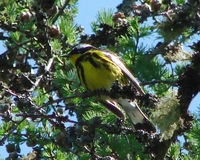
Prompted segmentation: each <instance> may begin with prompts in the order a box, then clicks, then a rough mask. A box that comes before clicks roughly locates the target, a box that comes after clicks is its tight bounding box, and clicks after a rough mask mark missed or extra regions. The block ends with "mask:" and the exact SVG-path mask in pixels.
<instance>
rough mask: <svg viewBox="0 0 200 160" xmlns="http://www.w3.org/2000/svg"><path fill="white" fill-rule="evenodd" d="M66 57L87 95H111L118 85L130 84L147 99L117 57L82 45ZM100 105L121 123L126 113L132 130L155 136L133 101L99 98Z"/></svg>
mask: <svg viewBox="0 0 200 160" xmlns="http://www.w3.org/2000/svg"><path fill="white" fill-rule="evenodd" d="M66 57H67V59H68V60H69V61H70V62H71V63H72V65H73V66H74V67H75V68H76V72H77V76H78V78H79V80H80V82H81V84H82V85H83V86H84V87H85V88H86V90H88V91H95V90H100V89H105V90H107V91H110V89H111V88H112V86H113V84H114V83H115V82H116V81H117V82H118V83H119V84H120V85H121V86H126V85H128V84H131V85H132V86H133V87H134V88H135V89H136V91H137V93H138V94H139V95H141V96H145V95H146V94H145V92H144V90H143V89H142V87H141V86H140V84H139V82H138V80H137V79H136V78H135V76H134V75H133V74H132V73H131V72H130V71H129V69H128V68H127V67H126V66H125V64H124V63H123V61H122V60H121V58H120V57H119V56H118V55H117V54H116V53H113V52H111V51H109V50H105V49H100V48H97V47H94V46H92V45H90V44H85V43H81V44H77V45H75V46H74V47H73V48H72V49H71V51H70V52H69V54H67V55H66ZM99 102H100V103H101V104H103V105H104V106H105V107H106V108H107V109H108V110H110V111H111V112H113V113H114V114H115V115H116V116H117V117H119V118H121V119H123V120H124V119H125V115H124V113H123V112H125V113H126V114H127V115H128V117H129V118H130V121H131V122H132V124H133V128H134V130H143V131H146V132H156V129H155V126H154V125H153V123H152V122H151V121H150V120H149V119H148V118H147V117H146V115H145V114H144V113H143V112H142V110H141V109H140V108H139V106H138V104H137V102H136V100H135V99H133V100H131V99H128V98H123V97H117V98H113V97H110V96H106V95H102V96H100V97H99ZM119 106H120V107H119ZM121 109H122V110H123V111H122V110H121Z"/></svg>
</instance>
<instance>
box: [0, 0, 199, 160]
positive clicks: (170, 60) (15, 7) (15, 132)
mask: <svg viewBox="0 0 200 160" xmlns="http://www.w3.org/2000/svg"><path fill="white" fill-rule="evenodd" d="M77 4H78V1H77V0H61V1H58V0H3V1H1V2H0V29H1V30H0V31H1V32H0V40H1V42H3V44H4V47H5V48H6V51H5V52H3V53H1V54H0V81H1V83H0V88H1V90H0V117H1V121H0V124H1V125H0V144H1V145H2V146H4V147H6V150H7V152H8V157H7V159H12V160H15V159H23V160H32V159H56V160H62V159H80V160H84V159H85V160H88V159H95V160H96V159H97V160H100V159H101V160H106V159H110V160H111V159H117V160H122V159H127V160H134V159H137V160H140V159H147V160H148V159H155V160H162V159H166V160H171V159H173V160H175V159H183V160H188V159H199V155H200V154H199V153H200V150H199V145H200V136H199V135H200V124H199V117H200V115H199V114H198V113H196V115H195V116H192V115H191V114H190V113H189V112H188V107H189V105H190V103H191V101H192V100H193V98H194V97H195V96H196V95H197V94H198V92H199V90H200V65H199V64H200V39H199V37H198V35H199V31H200V25H199V24H200V2H199V1H195V0H188V1H186V0H176V1H171V0H163V2H161V1H159V0H150V1H148V0H145V1H142V2H141V1H132V0H123V2H122V3H121V4H119V5H118V6H117V7H116V8H117V12H116V13H114V12H113V11H112V10H105V9H104V10H100V11H97V12H98V15H97V18H96V21H94V22H92V24H91V26H92V31H93V33H92V34H86V33H84V28H82V27H80V26H79V24H76V23H75V21H74V18H75V17H76V15H77V12H78V8H77ZM85 18H87V17H85ZM79 43H89V44H92V45H94V46H96V47H99V48H104V49H109V50H111V51H113V52H115V53H116V54H118V55H119V56H120V57H121V58H122V59H123V61H124V62H125V63H126V65H127V66H128V67H129V69H130V70H131V71H132V72H133V73H134V75H135V76H136V77H137V78H138V80H139V81H140V82H141V84H142V86H143V87H144V89H145V91H146V93H147V94H146V95H145V96H142V97H136V99H137V100H138V101H139V105H140V107H141V108H142V110H143V111H144V112H145V114H146V115H148V117H149V118H150V119H151V121H152V122H153V123H154V125H155V126H156V127H157V130H158V132H157V133H156V134H153V133H148V132H145V131H142V130H137V131H134V130H133V129H132V126H131V122H129V120H128V119H127V120H126V121H125V122H122V121H120V120H119V119H117V118H116V116H115V115H113V114H112V113H111V112H108V111H107V110H106V109H105V108H104V107H103V106H102V105H101V104H99V103H98V102H97V101H96V96H97V95H99V94H102V93H103V91H98V92H86V91H85V89H84V88H83V87H82V86H81V84H80V82H79V81H78V79H77V77H76V73H75V69H74V68H73V67H72V65H71V64H70V63H69V61H68V60H67V59H66V58H64V57H63V55H66V54H68V53H69V52H70V50H71V48H72V46H74V45H75V44H79ZM113 85H116V84H113ZM111 89H112V88H111ZM126 91H127V92H128V93H129V94H124V95H121V94H120V93H118V90H114V91H113V92H112V94H114V95H115V94H117V95H119V96H130V93H132V91H131V90H126ZM133 95H134V94H133ZM134 98H135V97H134ZM179 136H183V137H184V140H183V142H180V141H179V139H178V138H179ZM22 144H26V145H27V147H32V152H31V153H29V154H28V155H23V150H22V149H21V145H22Z"/></svg>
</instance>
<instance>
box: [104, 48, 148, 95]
mask: <svg viewBox="0 0 200 160" xmlns="http://www.w3.org/2000/svg"><path fill="white" fill-rule="evenodd" d="M104 54H105V55H106V56H107V57H108V58H109V59H111V60H112V61H113V62H114V63H115V64H117V65H118V66H119V67H120V68H121V70H122V72H123V73H124V75H125V76H127V78H128V79H129V81H130V82H131V83H132V84H133V85H134V86H135V88H136V89H137V90H138V92H139V93H140V94H141V95H145V92H144V90H143V89H142V88H141V86H140V84H139V82H138V81H137V79H136V78H135V77H134V76H133V74H132V73H131V72H130V71H129V70H128V69H127V68H126V66H125V65H124V63H123V62H122V61H121V60H120V59H119V57H118V56H116V55H113V54H111V53H109V52H107V51H105V52H104Z"/></svg>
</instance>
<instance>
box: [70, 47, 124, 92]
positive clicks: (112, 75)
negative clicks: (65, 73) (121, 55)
mask: <svg viewBox="0 0 200 160" xmlns="http://www.w3.org/2000/svg"><path fill="white" fill-rule="evenodd" d="M69 59H70V61H71V63H72V64H73V65H74V66H75V67H76V69H77V74H78V77H79V79H80V81H81V82H82V84H83V85H85V87H86V88H87V89H89V90H96V89H102V88H104V89H107V90H109V89H110V88H111V86H112V85H113V83H114V82H115V81H116V80H118V81H119V83H121V84H125V83H126V82H127V80H126V78H125V77H124V74H123V72H122V70H121V68H120V67H119V66H117V64H115V63H114V62H112V61H111V60H110V59H109V58H108V57H106V55H104V54H103V53H101V52H100V51H95V52H93V51H89V52H87V53H85V54H83V55H78V54H75V55H72V56H71V57H70V58H69Z"/></svg>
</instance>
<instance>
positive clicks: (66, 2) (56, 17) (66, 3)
mask: <svg viewBox="0 0 200 160" xmlns="http://www.w3.org/2000/svg"><path fill="white" fill-rule="evenodd" d="M68 3H69V0H66V1H65V3H64V5H63V6H62V8H61V9H60V10H59V12H58V13H57V14H56V15H55V17H54V18H53V20H52V24H54V23H55V22H56V20H57V19H58V17H59V16H60V15H61V14H62V13H63V11H64V9H65V8H66V6H67V5H68Z"/></svg>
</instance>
